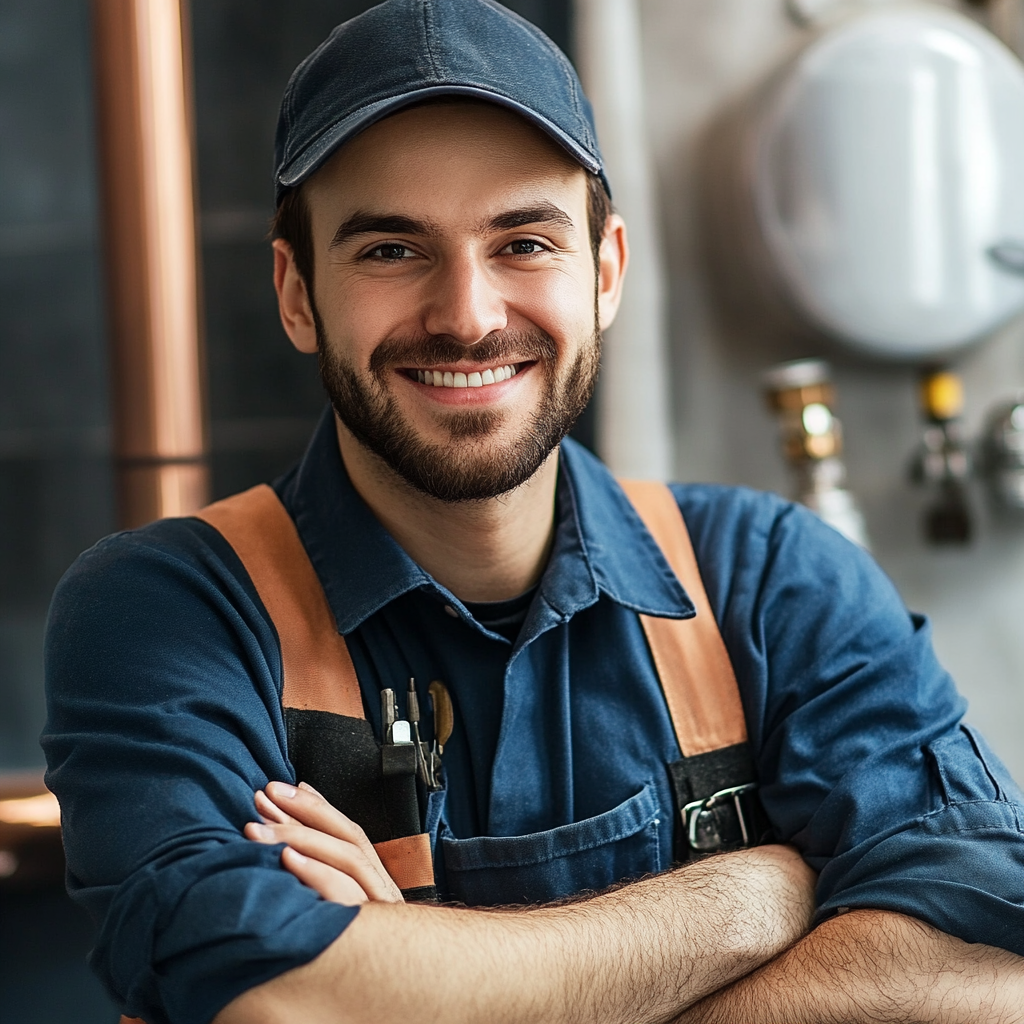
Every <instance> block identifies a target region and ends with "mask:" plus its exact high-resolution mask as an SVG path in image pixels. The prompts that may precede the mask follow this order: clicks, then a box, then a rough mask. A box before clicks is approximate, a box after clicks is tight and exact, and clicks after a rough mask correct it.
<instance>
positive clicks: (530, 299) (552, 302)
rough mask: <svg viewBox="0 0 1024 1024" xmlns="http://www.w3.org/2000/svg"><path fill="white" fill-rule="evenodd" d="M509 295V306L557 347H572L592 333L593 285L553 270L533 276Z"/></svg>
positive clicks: (590, 281)
mask: <svg viewBox="0 0 1024 1024" xmlns="http://www.w3.org/2000/svg"><path fill="white" fill-rule="evenodd" d="M536 278H537V279H536V280H529V281H524V282H522V284H520V285H519V286H517V287H516V288H515V290H514V292H513V293H512V294H510V296H509V299H510V306H511V307H512V308H513V309H514V310H515V312H516V313H518V314H519V315H520V316H523V317H525V319H527V320H528V321H529V322H530V323H532V324H534V325H536V326H537V327H539V328H541V330H543V331H546V332H547V333H548V334H550V335H551V337H552V338H554V340H555V342H556V343H557V344H558V346H559V348H560V349H561V348H565V347H566V345H569V346H573V347H575V346H576V345H578V344H579V342H580V339H581V338H584V337H585V338H589V337H590V336H591V334H592V333H593V330H594V282H593V280H592V279H589V280H586V279H581V278H580V277H579V276H577V275H574V274H570V273H565V272H562V271H556V272H552V273H546V274H543V275H541V274H538V275H536Z"/></svg>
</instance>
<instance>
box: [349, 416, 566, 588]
mask: <svg viewBox="0 0 1024 1024" xmlns="http://www.w3.org/2000/svg"><path fill="white" fill-rule="evenodd" d="M336 423H337V430H338V446H339V448H340V449H341V457H342V459H343V460H344V462H345V468H346V469H347V470H348V475H349V478H350V479H351V481H352V485H353V486H354V487H355V489H356V490H357V491H358V492H359V495H360V497H361V498H362V499H363V500H364V501H365V502H366V504H367V505H369V506H370V509H371V511H372V512H373V514H374V515H375V516H376V517H377V519H378V520H379V521H380V523H381V525H382V526H383V527H384V528H385V529H386V530H387V531H388V533H390V534H391V536H392V537H394V539H395V540H396V541H397V542H398V544H399V545H400V546H401V547H402V549H403V550H404V551H405V552H406V554H408V555H409V557H410V558H412V560H413V561H414V562H416V563H417V564H418V565H419V566H420V567H421V568H423V569H424V570H425V571H426V572H428V573H430V575H431V576H433V577H434V579H435V580H437V582H438V583H440V584H441V585H442V586H444V587H447V589H448V590H450V591H451V592H452V593H453V594H455V595H456V596H457V597H458V598H459V599H460V600H462V601H504V600H507V599H508V598H511V597H516V596H517V595H519V594H521V593H523V592H524V591H525V590H528V589H529V588H530V587H532V586H533V585H534V584H535V583H537V581H538V580H539V579H540V577H541V573H542V572H543V571H544V566H545V565H546V564H547V560H548V556H549V554H550V553H551V543H552V540H553V538H554V531H555V483H556V480H557V477H558V449H557V448H556V449H555V450H554V451H553V452H552V453H551V454H550V455H549V456H548V458H547V460H546V461H545V462H544V463H543V464H542V465H541V467H540V468H539V469H538V470H537V472H536V473H534V475H533V476H532V477H530V479H529V480H528V481H527V482H526V483H525V484H523V485H522V486H520V487H517V488H516V489H515V490H514V491H510V492H509V493H508V494H503V495H501V496H500V497H497V498H489V499H486V500H483V501H466V502H454V503H453V502H445V501H438V500H437V499H436V498H431V497H430V496H429V495H426V494H423V493H422V491H419V490H417V489H416V488H414V487H412V486H411V485H410V484H408V483H407V482H406V481H405V480H404V479H402V478H401V477H399V476H398V475H397V474H396V473H395V472H394V471H393V470H391V469H390V467H388V466H386V465H385V464H384V463H383V462H382V461H381V460H380V459H378V458H377V456H375V455H373V454H372V453H370V452H368V451H367V450H366V449H365V448H364V447H363V446H362V445H361V444H360V443H359V442H358V441H356V439H355V438H354V437H353V436H352V435H351V434H350V433H349V431H348V430H347V428H346V427H345V426H344V425H343V424H342V423H341V422H340V421H338V420H336Z"/></svg>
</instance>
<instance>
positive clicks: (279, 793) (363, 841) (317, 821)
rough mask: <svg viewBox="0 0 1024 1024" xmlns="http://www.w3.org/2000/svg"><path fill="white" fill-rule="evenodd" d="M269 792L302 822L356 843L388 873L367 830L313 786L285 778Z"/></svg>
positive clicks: (290, 813)
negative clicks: (297, 785) (293, 783)
mask: <svg viewBox="0 0 1024 1024" xmlns="http://www.w3.org/2000/svg"><path fill="white" fill-rule="evenodd" d="M266 794H267V796H268V797H269V798H270V799H271V800H272V801H273V802H274V804H276V805H277V806H278V807H279V809H280V810H282V811H284V813H285V814H287V815H288V816H289V817H291V818H294V819H295V820H296V821H299V822H301V823H302V824H303V825H307V826H309V827H310V828H315V829H316V830H317V831H318V832H326V833H327V835H330V836H334V837H335V838H337V839H344V840H345V841H346V842H349V843H354V844H355V845H356V846H358V847H359V848H360V849H362V850H363V852H364V853H365V854H366V856H367V858H368V859H369V860H370V861H371V862H372V863H374V864H375V865H376V866H377V868H378V869H379V871H380V872H381V874H383V875H387V870H386V869H385V867H384V865H383V864H382V863H381V860H380V857H379V856H378V855H377V851H376V850H375V849H374V848H373V844H372V843H371V842H370V840H369V839H367V837H366V833H365V832H364V831H363V830H362V829H361V828H360V827H359V825H358V824H356V822H354V821H353V820H352V819H351V818H349V817H348V816H347V815H344V814H342V813H341V811H339V810H338V809H337V808H336V807H334V806H333V805H332V804H330V803H329V802H328V801H327V800H325V799H324V798H323V797H322V796H321V795H320V794H319V793H318V792H317V791H316V790H315V789H313V787H312V786H309V785H306V784H300V785H299V787H295V786H289V785H288V784H287V783H283V782H271V783H270V784H269V785H268V786H267V788H266ZM389 877H390V876H389Z"/></svg>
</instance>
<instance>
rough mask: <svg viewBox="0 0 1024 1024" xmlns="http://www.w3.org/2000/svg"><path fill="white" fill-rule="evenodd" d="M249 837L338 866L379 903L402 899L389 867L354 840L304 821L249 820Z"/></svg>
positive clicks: (247, 829)
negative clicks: (383, 868) (382, 867)
mask: <svg viewBox="0 0 1024 1024" xmlns="http://www.w3.org/2000/svg"><path fill="white" fill-rule="evenodd" d="M245 834H246V836H247V837H248V838H249V839H253V840H255V841H256V842H260V843H268V844H275V843H286V844H287V845H288V846H290V847H291V848H292V849H293V850H296V851H298V852H299V853H301V854H304V855H305V856H306V857H310V858H312V859H313V860H316V861H319V862H320V863H322V864H326V865H328V866H329V867H332V868H336V869H337V870H339V871H342V872H344V873H345V874H346V875H348V876H350V877H351V878H353V879H355V881H356V882H357V883H358V884H359V885H360V886H361V887H362V889H363V891H364V892H365V893H366V895H367V896H368V897H369V898H370V899H371V900H375V901H376V902H379V903H400V902H402V893H401V890H400V889H399V888H398V886H397V885H395V883H394V881H393V880H392V878H391V876H390V875H389V874H388V873H387V872H386V871H381V870H380V869H378V868H377V865H376V864H374V863H373V862H372V861H371V860H370V859H369V858H368V857H367V856H366V854H365V853H364V851H363V850H362V849H361V848H360V847H358V846H356V845H355V844H354V843H349V842H347V841H345V840H344V839H338V838H336V837H335V836H329V835H327V834H325V833H323V832H318V831H317V830H316V829H313V828H308V827H307V826H305V825H271V824H258V823H256V822H250V823H249V824H248V825H246V826H245Z"/></svg>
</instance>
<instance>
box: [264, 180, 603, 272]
mask: <svg viewBox="0 0 1024 1024" xmlns="http://www.w3.org/2000/svg"><path fill="white" fill-rule="evenodd" d="M586 175H587V222H588V224H589V227H590V249H591V251H592V252H593V254H594V267H595V268H598V267H599V264H600V255H601V240H602V239H603V238H604V228H605V224H606V223H607V222H608V218H609V217H610V216H611V214H612V201H611V199H610V198H609V196H608V193H607V192H606V191H605V187H604V183H603V182H602V181H601V179H600V178H599V177H598V176H597V175H596V174H591V173H590V172H589V171H587V172H586ZM270 237H271V238H280V239H283V240H284V241H285V242H287V243H288V244H289V245H290V246H291V247H292V252H293V253H294V254H295V268H296V269H297V270H298V272H299V273H300V274H301V275H302V279H303V281H305V282H306V287H307V288H309V289H310V291H312V289H313V229H312V224H311V222H310V216H309V204H308V203H307V202H306V198H305V194H304V189H303V187H302V185H298V186H297V187H296V188H293V189H289V191H287V192H286V193H285V194H284V196H283V197H282V199H281V203H280V205H279V206H278V208H277V213H275V214H274V219H273V221H271V225H270Z"/></svg>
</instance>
